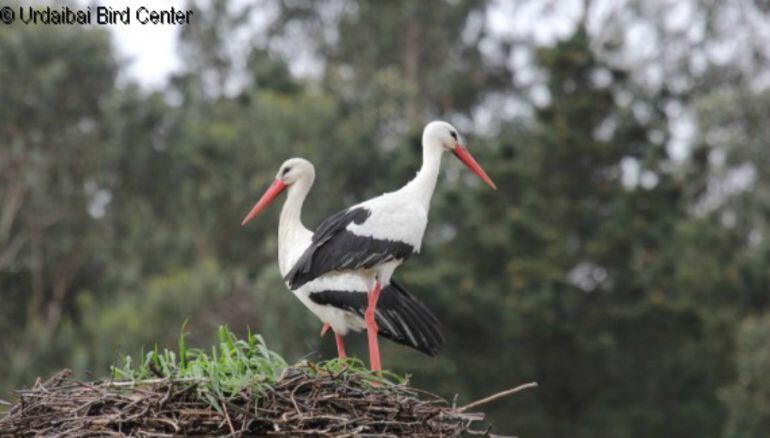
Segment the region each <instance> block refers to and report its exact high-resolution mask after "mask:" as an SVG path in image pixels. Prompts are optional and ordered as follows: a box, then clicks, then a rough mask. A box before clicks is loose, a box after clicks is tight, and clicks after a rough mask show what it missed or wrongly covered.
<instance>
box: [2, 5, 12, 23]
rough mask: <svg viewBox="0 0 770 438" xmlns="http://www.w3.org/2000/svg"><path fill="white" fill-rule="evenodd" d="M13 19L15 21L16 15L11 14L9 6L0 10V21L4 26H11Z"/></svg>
mask: <svg viewBox="0 0 770 438" xmlns="http://www.w3.org/2000/svg"><path fill="white" fill-rule="evenodd" d="M14 19H16V14H14V13H13V9H12V8H11V7H10V6H6V7H4V8H2V9H0V21H2V22H3V23H5V24H11V23H13V20H14Z"/></svg>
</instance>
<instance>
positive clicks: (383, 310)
mask: <svg viewBox="0 0 770 438" xmlns="http://www.w3.org/2000/svg"><path fill="white" fill-rule="evenodd" d="M314 179H315V169H314V168H313V165H312V164H311V163H310V162H309V161H307V160H305V159H302V158H292V159H289V160H287V161H285V162H284V163H283V164H282V165H281V168H280V170H279V171H278V174H277V175H276V179H275V181H273V183H272V185H270V187H269V188H268V189H267V191H266V192H265V194H264V195H263V196H262V198H261V199H260V200H259V201H258V202H257V204H256V205H255V206H254V208H253V209H252V210H251V212H250V213H249V215H248V216H247V217H246V219H245V220H244V221H243V225H245V224H246V222H248V221H249V220H251V219H252V218H253V217H254V216H256V215H257V213H259V212H260V211H261V210H262V209H264V208H265V207H266V206H267V205H268V204H269V203H270V202H271V201H272V200H273V199H275V197H276V196H278V194H279V193H281V192H282V191H283V190H284V189H286V188H288V195H287V196H286V202H284V204H283V209H282V210H281V217H280V221H279V223H278V267H279V269H280V271H281V275H282V276H285V275H287V274H288V271H289V270H290V269H291V267H292V266H294V264H295V263H296V262H297V259H299V257H300V256H301V255H302V254H303V252H304V251H305V249H307V248H308V247H309V246H310V245H311V244H312V238H313V232H312V231H310V230H308V229H307V228H305V226H304V225H303V224H302V219H301V215H302V204H303V202H304V201H305V198H306V197H307V194H308V192H309V191H310V188H311V187H312V185H313V180H314ZM370 284H371V281H370V279H369V278H368V277H367V276H366V275H364V274H363V273H361V272H355V271H345V272H330V273H327V274H325V275H321V276H319V277H317V278H315V279H313V280H311V281H308V282H306V283H304V284H303V285H302V286H300V287H297V288H295V289H294V290H293V292H294V294H295V295H296V296H297V298H299V300H300V301H302V303H303V304H304V305H305V306H306V307H307V308H308V309H310V310H311V311H312V312H313V313H314V314H315V315H316V316H318V318H319V319H321V321H323V322H324V327H323V329H322V330H321V336H323V334H324V333H325V332H326V330H328V329H329V327H331V328H332V330H333V331H334V335H335V340H336V342H337V353H338V356H339V357H340V358H344V357H345V346H344V344H343V341H342V337H343V336H344V335H345V334H347V333H348V332H349V331H355V332H360V331H361V330H363V329H364V328H366V323H365V321H364V312H365V310H366V308H367V303H368V298H367V293H368V292H369V289H370ZM376 322H377V324H379V326H380V327H381V330H380V331H379V334H380V335H382V336H383V337H386V338H388V339H391V340H393V341H395V342H397V343H400V344H403V345H406V346H409V347H412V348H414V349H416V350H418V351H421V352H423V353H426V354H428V355H430V356H435V355H436V354H437V353H438V351H439V349H440V348H441V346H442V344H443V342H444V338H443V336H442V335H441V329H440V326H439V323H438V320H437V319H436V317H435V316H433V314H432V313H431V312H430V310H428V308H427V307H426V306H425V305H424V304H423V303H422V302H420V301H419V300H418V299H417V298H415V297H414V296H412V295H411V294H410V293H409V292H407V291H406V290H405V289H404V288H403V286H402V285H401V284H400V283H398V282H396V281H392V282H391V284H390V286H389V287H386V288H384V289H383V290H382V296H381V297H380V301H379V307H378V308H377V312H376Z"/></svg>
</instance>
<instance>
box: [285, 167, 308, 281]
mask: <svg viewBox="0 0 770 438" xmlns="http://www.w3.org/2000/svg"><path fill="white" fill-rule="evenodd" d="M312 185H313V181H311V180H308V179H304V178H303V179H300V180H298V181H296V182H295V183H294V184H292V185H290V186H289V188H288V190H287V191H288V193H287V195H286V201H285V202H284V203H283V208H282V209H281V217H280V220H279V221H278V264H279V268H280V270H281V274H282V275H283V274H284V273H285V272H286V271H287V270H288V269H289V268H290V267H291V266H288V265H289V264H290V263H291V260H289V259H290V258H291V252H292V249H293V248H294V246H296V242H297V240H298V239H301V238H302V237H303V236H304V235H307V234H310V233H311V232H310V230H308V229H307V228H305V226H304V225H303V224H302V204H303V203H304V202H305V198H306V197H307V194H308V192H309V191H310V187H311V186H312Z"/></svg>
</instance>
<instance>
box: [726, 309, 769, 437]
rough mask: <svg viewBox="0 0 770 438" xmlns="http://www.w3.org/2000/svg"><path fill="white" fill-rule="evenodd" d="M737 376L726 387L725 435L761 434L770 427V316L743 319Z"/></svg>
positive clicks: (738, 345) (737, 342)
mask: <svg viewBox="0 0 770 438" xmlns="http://www.w3.org/2000/svg"><path fill="white" fill-rule="evenodd" d="M736 358H737V377H736V379H735V382H734V383H732V384H731V385H729V386H727V387H726V388H724V390H723V391H722V398H723V399H724V400H725V403H726V404H727V408H728V412H729V414H728V420H727V423H726V425H725V434H724V436H725V437H730V438H732V437H748V436H762V435H764V434H765V432H766V431H767V430H770V377H768V372H767V370H768V369H770V315H767V314H764V315H761V316H758V317H750V318H747V319H746V320H744V321H743V322H742V323H741V325H740V328H739V330H738V335H737V340H736Z"/></svg>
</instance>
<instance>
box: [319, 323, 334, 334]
mask: <svg viewBox="0 0 770 438" xmlns="http://www.w3.org/2000/svg"><path fill="white" fill-rule="evenodd" d="M330 328H332V326H331V325H329V323H328V322H325V323H324V325H323V327H321V337H322V338H323V337H324V335H325V334H326V332H328V331H329V329H330Z"/></svg>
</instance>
